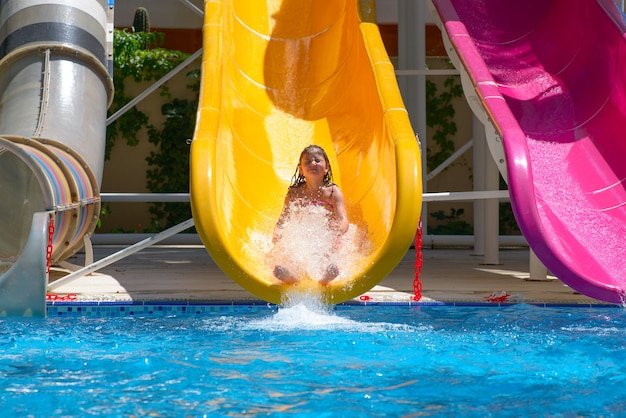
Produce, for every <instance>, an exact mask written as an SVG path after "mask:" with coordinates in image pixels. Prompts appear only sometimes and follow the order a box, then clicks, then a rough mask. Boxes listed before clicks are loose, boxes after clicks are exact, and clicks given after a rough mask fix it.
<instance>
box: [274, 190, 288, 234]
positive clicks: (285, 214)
mask: <svg viewBox="0 0 626 418" xmlns="http://www.w3.org/2000/svg"><path fill="white" fill-rule="evenodd" d="M290 203H291V189H289V191H287V194H286V195H285V201H284V202H283V210H282V212H281V213H280V216H279V217H278V221H276V225H275V226H274V234H273V236H272V242H273V243H276V241H278V239H280V237H281V232H280V230H281V229H282V228H283V225H284V223H285V221H286V220H287V218H288V217H289V206H290Z"/></svg>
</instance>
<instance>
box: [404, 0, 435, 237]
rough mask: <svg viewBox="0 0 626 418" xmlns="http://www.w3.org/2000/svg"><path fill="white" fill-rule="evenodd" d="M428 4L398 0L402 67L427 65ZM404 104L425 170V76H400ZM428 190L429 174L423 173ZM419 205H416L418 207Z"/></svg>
mask: <svg viewBox="0 0 626 418" xmlns="http://www.w3.org/2000/svg"><path fill="white" fill-rule="evenodd" d="M426 13H427V11H426V4H425V2H424V0H417V1H416V0H398V67H399V70H400V71H402V70H422V71H423V70H425V69H426V43H425V36H426V29H425V25H426ZM398 84H399V86H400V91H401V93H402V99H403V101H404V105H405V106H406V109H407V111H408V113H409V118H410V120H411V123H412V124H413V127H414V129H415V130H416V131H417V132H416V133H417V135H418V137H419V140H420V148H421V152H422V172H423V173H425V172H426V148H427V139H426V76H425V75H424V74H423V73H421V74H420V73H417V75H410V76H402V77H400V78H399V80H398ZM422 188H423V191H424V192H426V191H427V188H426V176H425V175H422ZM417 209H418V208H416V210H417ZM427 223H428V214H427V208H426V204H423V205H422V228H423V230H424V231H426V230H427Z"/></svg>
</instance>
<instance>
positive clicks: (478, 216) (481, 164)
mask: <svg viewBox="0 0 626 418" xmlns="http://www.w3.org/2000/svg"><path fill="white" fill-rule="evenodd" d="M472 135H473V138H474V149H473V154H472V167H473V168H472V170H473V171H472V173H473V182H474V190H475V191H479V190H480V191H482V190H487V188H486V187H485V158H490V157H489V155H488V154H489V150H487V140H486V137H485V126H484V125H483V124H482V123H481V122H480V120H479V119H478V118H477V117H476V115H474V116H473V118H472ZM474 255H485V201H484V200H475V201H474Z"/></svg>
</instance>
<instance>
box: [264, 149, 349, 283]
mask: <svg viewBox="0 0 626 418" xmlns="http://www.w3.org/2000/svg"><path fill="white" fill-rule="evenodd" d="M348 227H349V223H348V216H347V214H346V207H345V203H344V198H343V193H342V192H341V190H340V189H339V187H338V186H337V185H336V184H335V183H333V173H332V169H331V167H330V162H329V160H328V155H327V154H326V151H324V149H323V148H321V147H319V146H317V145H309V146H308V147H306V148H305V149H304V150H303V151H302V153H301V154H300V160H299V163H298V166H297V168H296V172H295V173H294V175H293V177H292V179H291V185H290V186H289V190H288V191H287V195H286V196H285V202H284V205H283V210H282V213H281V214H280V217H279V218H278V222H277V223H276V227H275V228H274V236H273V239H272V242H273V243H274V244H275V248H274V255H275V257H274V261H275V262H276V263H275V265H274V276H276V278H277V279H279V280H282V281H283V282H286V283H295V282H297V281H298V279H299V278H301V277H302V276H303V275H305V274H306V275H309V277H310V276H311V275H312V276H317V275H319V276H321V277H320V279H319V281H320V283H323V284H326V283H328V282H330V281H332V280H333V279H335V278H336V277H337V276H338V275H339V268H338V267H337V264H336V263H335V261H334V255H335V254H336V253H337V251H338V244H339V237H340V236H341V235H343V234H345V233H346V231H348ZM298 250H300V251H298ZM303 250H304V251H303ZM320 266H321V272H319V267H320ZM316 267H317V268H316ZM312 270H313V271H312ZM315 270H317V271H315ZM313 278H315V277H313Z"/></svg>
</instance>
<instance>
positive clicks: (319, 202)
mask: <svg viewBox="0 0 626 418" xmlns="http://www.w3.org/2000/svg"><path fill="white" fill-rule="evenodd" d="M302 206H321V207H323V208H324V209H326V210H327V211H329V212H334V211H335V207H334V206H333V204H332V203H328V202H324V201H323V200H308V201H307V200H304V199H303V204H302Z"/></svg>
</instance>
